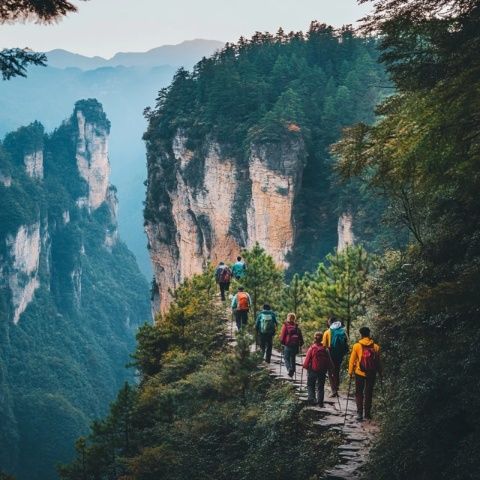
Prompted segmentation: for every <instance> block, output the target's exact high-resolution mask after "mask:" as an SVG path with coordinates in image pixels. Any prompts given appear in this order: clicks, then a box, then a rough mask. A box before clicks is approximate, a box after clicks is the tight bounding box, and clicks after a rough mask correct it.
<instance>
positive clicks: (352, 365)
mask: <svg viewBox="0 0 480 480" xmlns="http://www.w3.org/2000/svg"><path fill="white" fill-rule="evenodd" d="M356 362H357V351H356V349H355V345H354V346H353V348H352V353H351V354H350V361H349V362H348V374H349V375H350V376H352V375H353V374H354V373H355V364H356Z"/></svg>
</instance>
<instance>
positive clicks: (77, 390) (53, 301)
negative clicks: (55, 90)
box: [0, 100, 150, 480]
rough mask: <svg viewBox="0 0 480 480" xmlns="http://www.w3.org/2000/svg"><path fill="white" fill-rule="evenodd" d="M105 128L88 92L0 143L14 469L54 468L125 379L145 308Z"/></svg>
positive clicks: (7, 407)
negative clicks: (67, 112)
mask: <svg viewBox="0 0 480 480" xmlns="http://www.w3.org/2000/svg"><path fill="white" fill-rule="evenodd" d="M108 132H109V122H108V120H107V118H106V116H105V113H104V112H103V109H102V106H101V105H100V104H99V103H98V102H97V101H96V100H84V101H80V102H77V104H76V105H75V111H74V113H73V115H72V116H71V117H70V118H69V119H68V120H66V121H65V122H64V123H63V124H62V125H61V126H60V127H59V128H57V129H56V130H55V131H54V132H53V133H51V134H45V131H44V129H43V126H42V125H41V124H39V123H38V122H34V123H32V124H31V125H29V126H27V127H22V128H20V129H18V130H17V131H16V132H12V133H10V134H8V135H7V136H6V137H5V139H4V140H3V142H2V143H1V145H0V150H1V151H0V172H1V175H0V390H1V392H0V444H1V448H0V465H1V469H2V471H4V470H5V471H8V472H9V473H12V474H14V475H15V478H18V479H19V480H27V479H28V480H43V479H46V478H56V473H55V465H57V464H58V463H64V462H66V461H68V460H70V459H71V458H72V455H73V445H74V441H75V439H76V438H77V437H78V436H79V435H81V434H83V433H84V432H85V431H86V430H87V429H88V425H89V424H90V422H91V421H92V420H93V419H94V418H98V417H99V416H101V415H102V414H103V413H104V412H105V410H106V408H107V407H108V405H109V403H110V402H111V401H112V400H113V398H114V396H115V395H116V393H117V391H118V389H119V388H120V386H121V385H123V384H124V382H125V381H126V380H129V381H131V380H133V374H131V373H129V372H128V371H126V370H125V368H124V365H125V364H126V363H127V362H128V361H129V358H130V357H129V354H130V352H131V351H132V350H133V348H134V342H135V331H136V328H137V327H138V325H140V324H143V323H144V322H145V321H146V320H148V319H149V318H150V306H149V300H148V283H147V282H146V280H145V279H144V278H143V276H142V275H141V274H140V271H139V270H138V267H137V265H136V263H135V259H134V257H133V255H132V254H131V253H130V252H129V251H128V249H127V248H126V246H125V245H124V244H123V243H122V242H121V240H120V239H119V236H118V230H117V210H118V205H117V204H118V202H117V197H116V189H115V187H113V186H112V185H110V184H109V171H110V166H109V161H108ZM52 418H54V419H55V422H52V421H51V419H52ZM5 439H7V441H5Z"/></svg>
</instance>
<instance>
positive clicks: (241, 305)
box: [237, 292, 250, 310]
mask: <svg viewBox="0 0 480 480" xmlns="http://www.w3.org/2000/svg"><path fill="white" fill-rule="evenodd" d="M249 308H250V305H249V304H248V294H247V293H245V292H238V293H237V310H249Z"/></svg>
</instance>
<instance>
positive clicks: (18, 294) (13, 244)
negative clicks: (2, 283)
mask: <svg viewBox="0 0 480 480" xmlns="http://www.w3.org/2000/svg"><path fill="white" fill-rule="evenodd" d="M6 246H7V255H6V258H5V259H4V261H3V262H2V263H3V264H4V266H3V269H2V270H3V272H4V274H5V275H6V278H7V281H6V283H7V284H8V286H9V288H10V292H11V299H12V306H13V323H15V324H16V323H18V321H19V319H20V315H21V314H22V313H23V312H24V311H25V309H26V308H27V306H28V304H29V303H30V302H31V301H32V299H33V296H34V294H35V290H36V289H37V288H38V287H39V279H38V267H39V262H40V252H41V238H40V223H35V224H33V225H22V226H21V227H20V228H19V229H18V231H17V232H16V234H15V235H8V236H7V238H6Z"/></svg>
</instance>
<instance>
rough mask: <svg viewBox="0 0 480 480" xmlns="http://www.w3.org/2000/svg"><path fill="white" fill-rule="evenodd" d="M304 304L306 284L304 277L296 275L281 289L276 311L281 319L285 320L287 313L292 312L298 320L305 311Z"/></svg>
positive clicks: (305, 300)
mask: <svg viewBox="0 0 480 480" xmlns="http://www.w3.org/2000/svg"><path fill="white" fill-rule="evenodd" d="M306 302H307V282H306V281H305V278H304V277H300V275H298V273H296V274H295V275H294V276H293V277H292V280H291V281H290V283H288V284H285V285H284V287H283V289H282V294H281V297H280V304H279V308H278V310H279V312H280V314H281V316H282V318H285V317H286V315H287V314H288V313H289V312H293V313H294V314H295V315H296V316H297V317H299V318H300V317H302V316H303V315H302V313H303V312H305V310H306Z"/></svg>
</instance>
